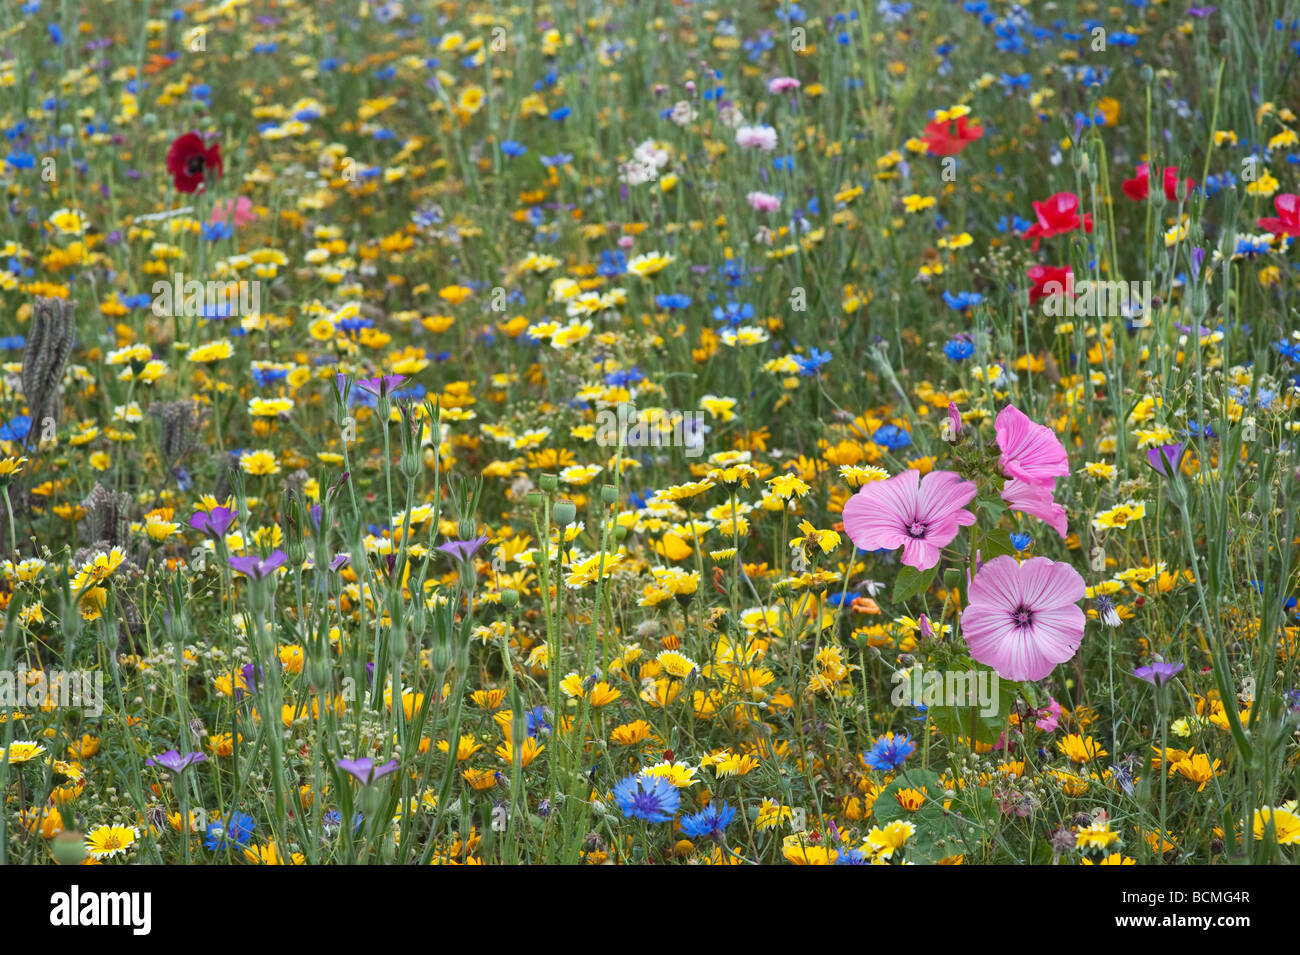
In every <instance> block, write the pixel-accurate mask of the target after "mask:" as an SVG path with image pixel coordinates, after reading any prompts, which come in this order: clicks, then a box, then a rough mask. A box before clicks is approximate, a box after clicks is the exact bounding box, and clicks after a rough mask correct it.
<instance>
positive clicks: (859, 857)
mask: <svg viewBox="0 0 1300 955" xmlns="http://www.w3.org/2000/svg"><path fill="white" fill-rule="evenodd" d="M835 864H836V865H871V859H870V858H868V857H867V854H866V853H865V852H863V851H862V850H861V849H846V850H844V851H843V852H841V853H840V854H839V855H837V856H836V857H835Z"/></svg>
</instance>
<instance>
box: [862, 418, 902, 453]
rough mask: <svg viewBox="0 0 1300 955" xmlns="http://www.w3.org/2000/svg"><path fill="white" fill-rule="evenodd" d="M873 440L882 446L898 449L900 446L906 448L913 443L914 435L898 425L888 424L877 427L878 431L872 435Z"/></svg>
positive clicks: (892, 449)
mask: <svg viewBox="0 0 1300 955" xmlns="http://www.w3.org/2000/svg"><path fill="white" fill-rule="evenodd" d="M871 440H872V441H874V442H875V443H876V444H878V445H880V446H881V447H882V448H888V449H889V450H890V451H897V450H898V449H899V448H905V447H907V446H908V445H909V444H911V443H912V436H911V435H910V434H908V433H907V432H906V431H904V430H903V429H902V428H900V427H898V425H893V424H887V425H884V426H883V427H880V428H877V429H876V433H875V434H873V435H872V436H871Z"/></svg>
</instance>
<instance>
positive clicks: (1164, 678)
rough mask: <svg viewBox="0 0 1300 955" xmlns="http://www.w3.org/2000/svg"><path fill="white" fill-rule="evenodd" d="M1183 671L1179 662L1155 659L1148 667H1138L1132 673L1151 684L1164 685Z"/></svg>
mask: <svg viewBox="0 0 1300 955" xmlns="http://www.w3.org/2000/svg"><path fill="white" fill-rule="evenodd" d="M1182 672H1183V665H1182V664H1181V663H1162V662H1160V661H1156V662H1155V663H1153V664H1151V665H1150V666H1149V667H1138V668H1137V669H1136V670H1134V671H1133V675H1134V676H1135V677H1137V678H1138V679H1139V680H1146V681H1147V682H1148V683H1150V684H1151V685H1152V686H1164V685H1165V684H1166V683H1168V682H1169V681H1170V680H1172V679H1173V678H1174V677H1176V676H1177V675H1178V674H1179V673H1182Z"/></svg>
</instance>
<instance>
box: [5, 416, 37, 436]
mask: <svg viewBox="0 0 1300 955" xmlns="http://www.w3.org/2000/svg"><path fill="white" fill-rule="evenodd" d="M31 430H32V419H31V416H30V415H25V414H21V415H18V416H17V417H14V418H10V419H9V420H8V421H7V422H5V423H4V424H0V441H21V440H22V439H23V438H25V437H27V432H29V431H31Z"/></svg>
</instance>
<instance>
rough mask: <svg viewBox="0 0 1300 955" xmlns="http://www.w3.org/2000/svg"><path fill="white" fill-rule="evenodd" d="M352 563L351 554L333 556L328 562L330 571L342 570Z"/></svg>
mask: <svg viewBox="0 0 1300 955" xmlns="http://www.w3.org/2000/svg"><path fill="white" fill-rule="evenodd" d="M350 563H352V555H351V554H335V555H334V558H333V559H332V560H331V561H330V570H342V569H343V568H344V567H346V566H348V564H350Z"/></svg>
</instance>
